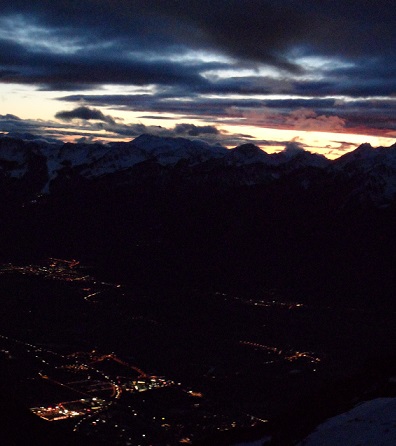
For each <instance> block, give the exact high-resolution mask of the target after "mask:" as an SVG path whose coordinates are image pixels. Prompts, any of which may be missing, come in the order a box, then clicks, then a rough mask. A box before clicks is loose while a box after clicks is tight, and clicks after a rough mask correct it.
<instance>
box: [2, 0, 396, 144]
mask: <svg viewBox="0 0 396 446" xmlns="http://www.w3.org/2000/svg"><path fill="white" fill-rule="evenodd" d="M395 18H396V17H395V12H394V8H392V4H391V2H390V1H385V0H383V1H381V0H378V1H376V2H372V1H368V0H350V1H347V2H346V1H345V0H323V1H321V2H317V1H314V0H306V1H304V2H296V1H293V0H278V1H276V2H274V1H269V0H249V1H248V2H245V1H241V0H217V1H216V2H213V1H209V0H183V1H181V0H152V1H149V2H148V1H146V0H111V1H110V0H86V1H84V2H75V1H71V0H58V1H56V2H53V1H50V0H36V1H34V2H32V1H23V0H14V1H13V2H7V4H5V5H3V6H2V11H1V12H0V83H3V84H12V85H14V84H23V85H25V86H31V87H32V88H34V89H36V90H38V91H42V92H43V93H44V92H59V95H58V100H59V101H63V102H59V104H60V105H59V112H58V113H57V114H56V118H57V119H58V120H59V121H62V122H63V123H65V122H67V123H70V124H71V123H73V122H77V121H79V122H80V125H82V123H84V125H88V124H89V126H90V127H95V129H96V130H98V131H103V130H104V129H105V130H106V131H108V132H112V131H113V130H111V128H112V129H119V130H120V131H121V130H122V128H121V123H119V122H117V121H116V120H115V118H114V116H116V110H123V111H133V112H139V113H141V118H140V119H141V120H142V121H144V120H145V119H146V117H147V116H150V117H151V118H157V119H162V120H163V121H162V122H164V121H165V120H166V119H172V118H175V117H177V118H178V119H179V123H178V125H179V126H178V125H176V126H175V125H173V127H172V128H173V129H174V131H175V132H176V133H177V132H180V134H183V135H190V136H204V137H205V138H206V137H212V138H213V137H215V136H216V135H218V133H216V132H218V130H217V127H216V125H217V123H219V122H225V121H224V120H225V119H226V120H227V123H229V124H230V125H231V124H250V125H255V126H261V127H268V126H272V127H274V128H279V129H293V130H315V131H334V132H352V131H354V132H357V133H362V134H368V135H370V134H378V135H382V136H388V137H395V136H396V133H395V132H396V31H395V29H396V28H395V26H394V23H395ZM114 85H117V86H122V88H123V89H124V91H123V93H122V94H118V93H117V94H115V93H114V94H113V93H109V91H111V89H112V86H114ZM10 94H11V93H10ZM65 102H66V103H70V105H71V107H74V109H72V110H63V108H64V107H63V104H64V103H65ZM104 108H106V110H107V111H106V110H104ZM111 111H112V112H113V114H111V113H110V112H111ZM2 112H3V113H4V114H7V112H6V111H5V110H2ZM114 113H115V115H114ZM180 120H181V121H185V122H188V124H183V123H180ZM199 121H201V124H198V123H199ZM192 122H194V123H192ZM136 125H139V124H136ZM170 125H172V124H170ZM188 126H190V127H188ZM191 126H192V127H191ZM0 130H4V128H3V129H0ZM124 131H125V132H127V131H128V129H124Z"/></svg>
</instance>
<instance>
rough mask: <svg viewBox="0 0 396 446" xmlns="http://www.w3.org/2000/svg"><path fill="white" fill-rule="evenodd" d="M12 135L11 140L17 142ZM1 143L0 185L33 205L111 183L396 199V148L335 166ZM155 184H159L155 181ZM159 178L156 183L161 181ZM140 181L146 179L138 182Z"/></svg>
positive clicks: (250, 154) (210, 152) (147, 139)
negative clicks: (331, 187)
mask: <svg viewBox="0 0 396 446" xmlns="http://www.w3.org/2000/svg"><path fill="white" fill-rule="evenodd" d="M10 135H11V136H10ZM10 135H3V136H2V137H0V181H1V183H0V184H3V188H5V189H8V190H13V189H15V190H18V191H19V192H20V193H22V194H23V193H24V194H25V197H24V198H28V196H29V195H30V198H31V199H34V195H40V194H48V193H51V192H53V191H54V190H57V189H59V188H60V187H61V188H62V189H63V190H64V189H65V188H66V189H67V188H68V187H70V188H74V186H75V185H79V184H81V182H84V183H86V182H89V181H96V182H97V181H98V180H104V179H106V181H107V182H109V181H110V182H112V183H113V184H118V183H120V182H122V183H124V184H125V183H126V182H130V183H131V184H133V183H136V181H140V182H141V181H142V180H143V178H146V179H148V178H149V179H150V181H154V182H156V181H162V182H163V181H170V180H171V179H172V178H176V177H177V178H183V179H184V180H185V181H188V182H191V183H192V184H194V183H195V184H197V183H200V184H205V183H206V184H210V185H211V186H213V187H235V186H253V185H259V184H269V183H274V182H277V181H280V180H282V181H283V182H284V181H285V179H287V178H289V179H290V181H291V182H292V183H294V184H295V181H296V178H295V177H296V176H298V183H299V185H300V186H302V187H303V188H305V189H307V188H311V187H315V186H316V187H317V186H319V185H321V186H323V187H326V184H328V183H329V181H331V182H333V183H334V184H337V183H340V184H344V185H346V184H348V185H349V187H347V190H345V197H344V203H346V202H348V201H350V200H355V199H356V200H358V201H361V202H370V203H373V204H375V205H377V206H388V205H390V203H391V202H393V200H394V198H395V194H396V144H394V145H393V146H391V147H378V148H373V147H371V146H370V145H369V144H363V145H361V146H360V147H358V148H357V149H356V150H354V151H353V152H349V153H346V154H345V155H343V156H341V157H340V158H338V159H336V160H333V161H330V160H329V159H327V158H325V157H324V156H322V155H318V154H313V153H310V152H308V151H306V150H303V149H301V148H299V147H298V146H294V145H290V147H286V148H285V150H283V151H282V152H279V153H274V154H267V153H266V152H265V151H263V150H261V149H260V148H259V147H257V146H255V145H253V144H243V145H241V146H238V147H235V148H233V149H226V148H224V147H222V146H220V145H217V144H216V145H210V144H208V143H206V142H203V141H200V140H188V139H184V138H170V137H158V136H153V135H141V136H139V137H138V138H136V139H134V140H133V141H131V142H114V143H109V144H83V143H77V144H72V143H60V142H55V141H53V142H47V141H42V140H39V139H35V137H34V135H18V134H16V135H12V134H10ZM153 177H154V178H153ZM155 177H156V178H155ZM138 179H139V180H138Z"/></svg>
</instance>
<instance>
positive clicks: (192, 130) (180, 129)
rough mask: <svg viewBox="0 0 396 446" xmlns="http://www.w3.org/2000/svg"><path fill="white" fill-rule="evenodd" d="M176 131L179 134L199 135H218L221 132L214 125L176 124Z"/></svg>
mask: <svg viewBox="0 0 396 446" xmlns="http://www.w3.org/2000/svg"><path fill="white" fill-rule="evenodd" d="M175 133H176V134H177V135H188V136H199V135H218V134H219V133H220V132H219V131H218V130H217V128H216V127H214V126H213V125H202V126H198V125H194V124H176V126H175Z"/></svg>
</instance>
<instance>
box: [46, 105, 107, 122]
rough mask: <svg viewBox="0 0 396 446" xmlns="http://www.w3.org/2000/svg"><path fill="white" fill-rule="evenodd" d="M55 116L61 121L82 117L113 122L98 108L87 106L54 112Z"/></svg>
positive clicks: (86, 119) (89, 119)
mask: <svg viewBox="0 0 396 446" xmlns="http://www.w3.org/2000/svg"><path fill="white" fill-rule="evenodd" d="M55 117H56V118H58V119H61V120H63V121H71V120H73V119H83V120H85V121H91V120H95V121H103V122H107V123H109V124H115V121H114V119H113V118H112V117H111V116H105V115H104V114H103V113H102V112H101V111H100V110H98V109H95V108H89V107H78V108H75V109H74V110H70V111H60V112H58V113H56V115H55Z"/></svg>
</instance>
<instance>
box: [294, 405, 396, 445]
mask: <svg viewBox="0 0 396 446" xmlns="http://www.w3.org/2000/svg"><path fill="white" fill-rule="evenodd" d="M395 444H396V398H378V399H375V400H372V401H367V402H364V403H362V404H360V405H359V406H357V407H355V408H354V409H352V410H350V411H348V412H345V413H343V414H341V415H338V416H336V417H333V418H330V419H329V420H327V421H325V422H324V423H323V424H321V425H319V426H318V427H317V428H316V430H315V431H314V432H313V433H312V434H311V435H309V436H308V437H307V438H306V439H305V440H303V441H302V442H301V443H299V446H339V445H344V446H355V445H356V446H357V445H360V446H374V445H375V446H393V445H395Z"/></svg>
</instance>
